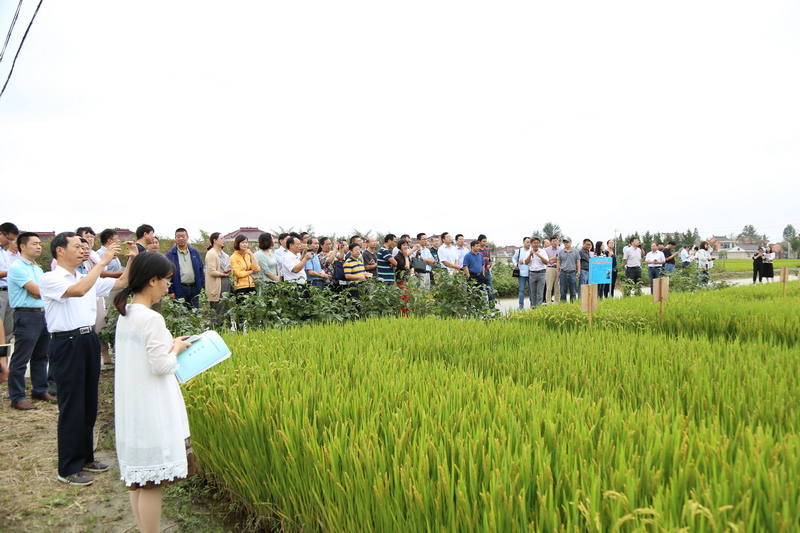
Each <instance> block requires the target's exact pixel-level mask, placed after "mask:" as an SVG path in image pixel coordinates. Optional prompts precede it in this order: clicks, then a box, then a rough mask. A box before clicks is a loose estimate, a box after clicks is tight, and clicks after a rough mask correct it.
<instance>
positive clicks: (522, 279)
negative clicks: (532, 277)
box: [518, 274, 533, 309]
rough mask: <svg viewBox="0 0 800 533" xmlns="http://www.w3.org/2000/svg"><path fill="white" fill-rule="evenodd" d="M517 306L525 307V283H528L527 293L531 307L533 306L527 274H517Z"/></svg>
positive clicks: (531, 286)
mask: <svg viewBox="0 0 800 533" xmlns="http://www.w3.org/2000/svg"><path fill="white" fill-rule="evenodd" d="M518 279H519V308H520V309H522V308H523V307H525V283H527V284H528V293H529V297H530V300H531V307H533V285H532V284H531V282H530V281H529V278H528V276H523V275H522V274H520V275H519V278H518Z"/></svg>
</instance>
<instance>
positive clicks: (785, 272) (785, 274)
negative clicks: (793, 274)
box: [781, 266, 800, 298]
mask: <svg viewBox="0 0 800 533" xmlns="http://www.w3.org/2000/svg"><path fill="white" fill-rule="evenodd" d="M798 277H800V276H798ZM781 282H783V297H784V298H786V284H787V283H788V282H789V267H788V266H782V267H781Z"/></svg>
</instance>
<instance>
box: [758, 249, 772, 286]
mask: <svg viewBox="0 0 800 533" xmlns="http://www.w3.org/2000/svg"><path fill="white" fill-rule="evenodd" d="M774 260H775V252H773V251H772V246H767V249H766V250H765V251H764V264H762V265H761V268H762V270H763V272H764V275H763V276H764V278H765V279H766V280H767V283H774V282H775V267H774V266H773V264H772V262H773V261H774Z"/></svg>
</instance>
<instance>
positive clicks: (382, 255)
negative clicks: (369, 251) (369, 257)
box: [377, 246, 394, 283]
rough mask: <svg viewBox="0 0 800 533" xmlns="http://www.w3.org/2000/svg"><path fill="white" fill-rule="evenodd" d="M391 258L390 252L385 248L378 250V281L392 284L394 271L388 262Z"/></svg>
mask: <svg viewBox="0 0 800 533" xmlns="http://www.w3.org/2000/svg"><path fill="white" fill-rule="evenodd" d="M391 257H392V252H390V251H389V249H388V248H386V247H385V246H382V247H381V249H380V250H378V268H377V270H378V279H379V280H381V281H383V282H386V283H394V269H393V268H392V264H391V263H390V262H389V258H391Z"/></svg>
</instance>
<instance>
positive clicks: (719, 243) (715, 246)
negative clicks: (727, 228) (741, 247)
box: [707, 235, 736, 252]
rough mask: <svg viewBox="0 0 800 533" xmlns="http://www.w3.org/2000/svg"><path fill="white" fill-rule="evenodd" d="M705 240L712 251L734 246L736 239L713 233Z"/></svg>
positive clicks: (725, 249)
mask: <svg viewBox="0 0 800 533" xmlns="http://www.w3.org/2000/svg"><path fill="white" fill-rule="evenodd" d="M707 242H708V247H709V248H711V251H712V252H720V251H727V250H730V249H731V248H733V247H735V246H736V241H734V240H732V239H729V238H728V237H726V236H725V235H721V236H717V235H713V236H711V237H709V239H708V241H707Z"/></svg>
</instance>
